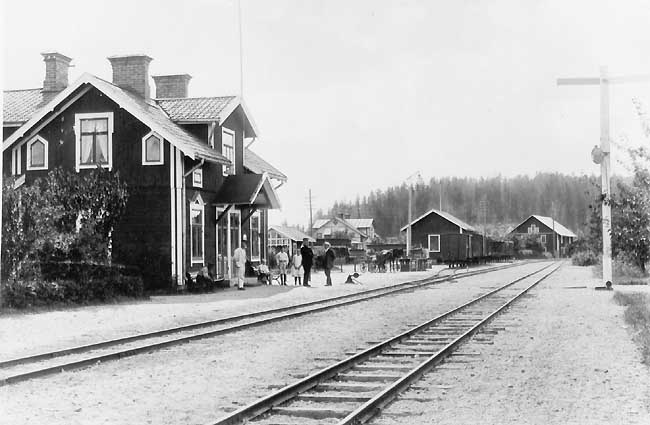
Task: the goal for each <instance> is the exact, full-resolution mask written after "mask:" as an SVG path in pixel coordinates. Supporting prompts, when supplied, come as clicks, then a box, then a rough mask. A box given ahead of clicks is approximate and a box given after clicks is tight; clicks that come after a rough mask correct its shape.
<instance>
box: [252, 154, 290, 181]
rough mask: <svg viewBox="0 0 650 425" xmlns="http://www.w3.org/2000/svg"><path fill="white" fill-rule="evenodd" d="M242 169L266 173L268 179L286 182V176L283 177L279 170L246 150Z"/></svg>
mask: <svg viewBox="0 0 650 425" xmlns="http://www.w3.org/2000/svg"><path fill="white" fill-rule="evenodd" d="M244 167H246V168H247V169H248V170H250V171H252V172H253V173H257V174H263V173H267V174H268V175H269V177H271V178H273V179H276V180H280V181H283V182H286V181H287V176H285V175H284V174H283V173H282V172H281V171H280V170H278V169H277V168H275V167H274V166H272V165H271V164H269V163H268V162H266V161H265V160H263V159H262V158H261V157H260V156H258V155H257V154H256V153H255V152H253V151H252V150H250V149H248V148H246V149H244Z"/></svg>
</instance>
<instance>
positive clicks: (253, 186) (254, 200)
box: [213, 173, 280, 222]
mask: <svg viewBox="0 0 650 425" xmlns="http://www.w3.org/2000/svg"><path fill="white" fill-rule="evenodd" d="M213 205H214V206H226V210H225V211H223V212H222V213H221V214H220V215H219V217H217V222H219V220H220V219H221V218H222V217H223V215H225V213H226V212H227V211H228V210H229V209H230V208H232V207H240V208H241V207H244V208H250V209H251V210H259V209H269V210H273V209H279V208H280V200H279V199H278V196H277V195H276V193H275V191H274V190H273V186H271V183H270V182H269V178H268V175H267V174H266V173H264V174H236V175H233V176H228V177H226V179H225V181H224V182H223V184H222V185H221V188H220V189H219V191H218V192H217V195H216V197H215V202H214V204H213ZM244 221H245V220H242V222H244Z"/></svg>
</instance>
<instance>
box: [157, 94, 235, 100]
mask: <svg viewBox="0 0 650 425" xmlns="http://www.w3.org/2000/svg"><path fill="white" fill-rule="evenodd" d="M236 97H237V96H236V95H225V96H195V97H157V98H155V99H154V100H156V101H159V100H198V99H223V98H232V99H234V98H236Z"/></svg>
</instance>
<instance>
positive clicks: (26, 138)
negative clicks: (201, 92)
mask: <svg viewBox="0 0 650 425" xmlns="http://www.w3.org/2000/svg"><path fill="white" fill-rule="evenodd" d="M43 58H44V61H45V70H46V72H45V80H44V82H43V87H42V88H36V89H28V90H10V91H5V92H4V103H3V111H4V120H3V145H2V153H3V158H2V160H3V165H4V172H5V175H7V174H9V175H13V176H17V177H19V178H20V181H21V182H24V184H30V183H31V182H33V181H34V179H36V178H38V177H44V176H45V175H46V174H47V173H48V172H49V171H50V170H52V169H54V168H56V167H63V168H67V169H69V170H75V171H76V172H78V173H84V172H87V171H88V170H89V169H92V168H96V167H98V166H99V167H103V168H106V169H109V170H113V171H118V172H119V173H120V177H121V178H122V179H123V180H124V181H126V183H127V185H128V191H129V199H128V203H127V207H126V211H125V213H124V216H123V218H122V220H121V222H120V223H119V225H118V226H117V228H116V229H114V232H113V236H112V238H113V240H112V244H113V248H112V255H113V258H112V260H113V261H114V262H116V263H122V264H128V265H135V266H138V267H140V269H141V271H142V273H143V277H144V279H145V285H146V286H147V287H148V288H163V287H165V288H168V287H169V282H170V280H171V282H172V285H173V286H175V287H177V288H182V287H183V284H184V279H183V277H184V276H185V274H186V273H188V272H189V273H195V272H197V271H198V270H200V269H201V268H203V267H208V268H209V269H211V271H212V273H213V274H214V276H215V277H216V279H222V280H224V281H228V280H230V277H231V276H232V270H231V268H232V267H231V266H232V260H231V257H232V254H233V251H234V250H235V248H237V247H238V246H239V245H240V241H241V240H242V239H244V240H247V241H248V242H249V243H248V245H249V247H248V251H249V252H248V255H249V258H251V259H252V260H253V262H256V261H259V260H260V259H261V258H264V257H265V256H266V255H267V254H266V250H267V241H266V238H265V235H266V234H267V229H268V218H267V214H266V212H267V211H268V210H269V209H273V208H279V205H280V203H279V199H278V195H277V193H276V189H277V187H279V185H281V184H282V183H283V182H284V181H286V176H285V175H284V174H282V173H281V172H279V171H278V170H277V169H275V167H273V166H271V165H270V164H268V163H267V162H266V161H264V160H263V159H262V158H260V157H259V156H257V155H256V154H255V153H253V152H252V151H250V150H247V149H245V148H244V143H245V140H247V139H251V138H256V137H257V136H258V133H259V132H258V129H257V126H256V125H255V122H254V120H253V118H252V116H251V114H250V111H249V110H248V108H247V107H246V104H245V103H244V101H243V99H241V98H240V97H238V96H220V97H197V98H191V97H188V85H189V81H190V78H191V77H190V76H189V75H187V74H180V75H158V76H154V77H153V79H154V82H155V86H156V96H155V97H152V96H151V92H150V87H149V64H150V62H151V61H152V58H150V57H148V56H146V55H126V56H111V57H109V58H108V60H109V61H110V63H111V66H112V70H113V78H112V82H108V81H105V80H103V79H101V78H98V77H96V76H94V75H91V74H88V73H85V74H83V75H82V76H81V77H79V78H78V79H77V80H76V81H75V82H74V83H72V84H68V68H69V66H70V62H71V61H72V59H70V58H68V57H66V56H64V55H62V54H60V53H44V54H43Z"/></svg>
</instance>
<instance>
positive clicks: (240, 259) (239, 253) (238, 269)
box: [232, 241, 247, 291]
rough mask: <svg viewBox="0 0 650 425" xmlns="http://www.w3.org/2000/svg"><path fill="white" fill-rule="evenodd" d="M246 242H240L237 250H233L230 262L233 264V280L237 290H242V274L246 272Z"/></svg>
mask: <svg viewBox="0 0 650 425" xmlns="http://www.w3.org/2000/svg"><path fill="white" fill-rule="evenodd" d="M246 248H247V246H246V241H242V243H241V245H240V246H239V248H237V249H235V252H234V253H233V256H232V260H233V262H234V263H235V279H236V281H237V289H239V290H240V291H243V290H244V272H245V271H246Z"/></svg>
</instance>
